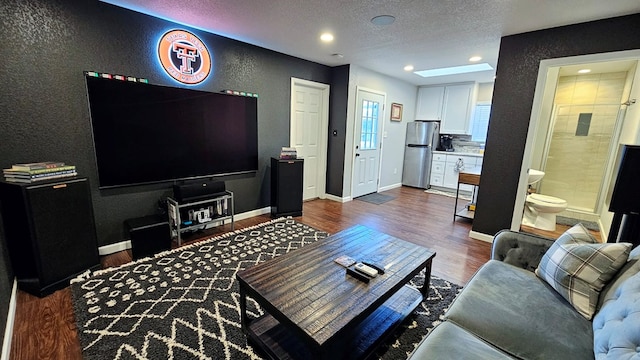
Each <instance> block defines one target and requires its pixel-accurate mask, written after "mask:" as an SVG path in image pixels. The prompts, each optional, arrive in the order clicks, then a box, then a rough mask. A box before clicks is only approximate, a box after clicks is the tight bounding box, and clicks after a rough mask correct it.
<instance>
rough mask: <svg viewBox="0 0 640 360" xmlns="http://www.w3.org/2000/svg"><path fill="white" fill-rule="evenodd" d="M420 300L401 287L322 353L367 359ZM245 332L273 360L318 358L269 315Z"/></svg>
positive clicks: (415, 292)
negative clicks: (339, 340)
mask: <svg viewBox="0 0 640 360" xmlns="http://www.w3.org/2000/svg"><path fill="white" fill-rule="evenodd" d="M422 300H423V296H422V294H421V293H420V292H419V291H418V290H416V289H414V288H412V287H410V286H408V285H404V286H403V287H402V288H401V289H400V290H399V291H398V292H397V293H395V294H394V295H393V296H392V297H391V298H389V300H387V301H386V302H385V303H384V304H382V306H380V307H379V308H378V309H377V310H376V311H374V312H373V313H372V314H371V315H369V317H367V318H366V319H365V320H364V321H363V322H362V323H361V324H360V325H358V326H356V327H355V328H354V329H353V330H351V331H349V334H348V335H344V336H340V338H341V339H342V340H345V341H342V342H332V343H331V344H327V346H328V348H326V349H322V350H323V353H324V354H325V355H326V356H328V357H331V358H332V359H342V358H344V359H364V358H367V357H368V356H369V355H371V354H372V353H373V351H374V350H375V349H376V348H377V347H378V345H380V344H381V343H382V342H383V341H384V340H385V338H386V337H387V336H388V335H390V334H391V333H392V332H393V331H394V330H395V329H396V328H397V327H398V326H400V324H401V323H402V322H403V321H404V319H406V318H407V317H408V316H409V315H410V314H411V313H412V312H413V311H414V310H415V309H416V308H417V307H418V305H420V303H421V302H422ZM247 331H248V334H247V335H248V337H249V340H250V341H251V342H252V344H255V345H257V346H258V347H259V348H261V349H262V350H264V351H265V352H266V353H267V355H268V356H269V357H271V358H273V359H312V358H316V357H318V355H319V354H316V353H314V352H313V351H312V349H311V348H310V347H309V346H307V345H306V344H305V343H304V342H303V341H301V340H300V339H299V338H297V337H296V336H295V335H294V334H293V333H292V331H291V330H290V329H289V328H288V327H287V326H285V325H283V324H281V323H279V322H278V321H277V320H276V319H275V318H274V317H272V316H271V315H269V314H266V315H264V316H262V317H260V318H258V319H256V320H253V321H252V322H250V323H249V325H248V327H247Z"/></svg>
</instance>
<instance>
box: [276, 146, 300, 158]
mask: <svg viewBox="0 0 640 360" xmlns="http://www.w3.org/2000/svg"><path fill="white" fill-rule="evenodd" d="M297 158H298V152H297V150H296V148H294V147H283V148H282V150H281V151H280V159H297Z"/></svg>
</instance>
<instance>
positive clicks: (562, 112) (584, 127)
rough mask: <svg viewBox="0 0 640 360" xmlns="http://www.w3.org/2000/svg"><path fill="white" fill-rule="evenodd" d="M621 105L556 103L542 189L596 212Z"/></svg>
mask: <svg viewBox="0 0 640 360" xmlns="http://www.w3.org/2000/svg"><path fill="white" fill-rule="evenodd" d="M619 111H620V104H597V105H596V104H592V105H556V106H555V109H554V112H553V115H552V116H553V119H552V126H551V129H550V134H549V136H548V138H547V150H546V151H547V156H546V162H545V164H544V172H545V176H544V178H543V179H542V183H541V184H540V188H539V189H538V190H539V192H541V193H542V194H545V195H550V196H555V197H558V198H561V199H564V200H566V201H567V203H568V209H570V210H576V211H580V212H588V213H594V212H595V211H596V207H597V204H598V201H599V197H600V194H601V189H602V186H603V184H602V183H603V181H604V178H605V174H606V171H607V166H608V162H609V158H610V153H611V151H612V144H611V142H612V139H613V137H614V132H615V129H616V124H617V121H618V113H619Z"/></svg>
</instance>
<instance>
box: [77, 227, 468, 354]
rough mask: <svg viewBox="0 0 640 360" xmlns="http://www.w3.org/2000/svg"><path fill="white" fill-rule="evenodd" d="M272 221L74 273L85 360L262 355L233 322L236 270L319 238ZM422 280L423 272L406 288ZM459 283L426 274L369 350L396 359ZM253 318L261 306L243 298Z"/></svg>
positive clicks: (434, 320) (436, 315)
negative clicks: (407, 308) (414, 301)
mask: <svg viewBox="0 0 640 360" xmlns="http://www.w3.org/2000/svg"><path fill="white" fill-rule="evenodd" d="M326 236H328V234H327V233H325V232H321V231H318V230H316V229H314V228H312V227H309V226H307V225H304V224H301V223H298V222H296V221H294V220H292V219H277V220H274V221H272V222H268V223H264V224H260V225H258V226H255V227H253V228H248V229H243V230H239V231H235V232H232V233H228V234H224V235H222V236H218V237H215V238H212V239H209V240H206V241H203V242H200V243H197V244H192V245H189V246H184V247H181V248H179V249H175V250H172V251H169V252H164V253H161V254H158V255H156V257H154V258H146V259H142V260H138V261H136V262H132V263H129V264H125V265H123V266H121V267H118V268H111V269H106V270H100V271H96V272H94V273H91V274H84V275H83V276H81V277H78V278H77V279H75V280H74V281H72V284H71V292H72V300H73V307H74V311H75V316H76V323H77V328H78V333H79V338H80V344H81V346H82V351H83V356H84V358H85V359H149V360H151V359H153V360H158V359H234V360H235V359H262V357H261V354H260V353H258V352H257V351H256V350H254V348H253V347H251V346H250V345H248V344H247V338H246V336H245V335H244V334H243V333H242V330H241V327H240V312H239V304H238V298H239V294H238V285H237V281H236V273H237V272H238V271H240V270H243V269H245V268H247V267H250V266H252V265H254V264H257V263H259V262H262V261H265V260H268V259H271V258H273V257H276V256H279V255H281V254H285V253H287V252H289V251H291V250H294V249H297V248H300V247H302V246H304V245H306V244H309V243H312V242H315V241H318V240H320V241H321V240H322V239H324V238H325V237H326ZM423 283H424V273H421V274H420V275H418V276H416V277H415V278H414V279H413V280H412V282H411V285H412V286H415V287H419V286H421V285H422V284H423ZM460 289H461V287H460V286H458V285H455V284H451V283H449V282H447V281H444V280H441V279H438V278H435V277H432V280H431V291H430V292H429V298H428V299H426V300H425V301H424V302H423V303H422V304H421V306H419V307H418V309H416V311H415V312H414V313H413V314H412V316H410V317H409V318H408V319H407V320H406V321H405V323H404V325H403V326H402V327H401V328H400V329H399V330H398V331H397V332H396V333H395V336H394V337H393V338H390V339H388V340H387V342H386V343H385V344H384V345H383V346H381V347H380V348H379V350H378V353H377V354H376V355H377V357H379V358H382V359H404V358H406V357H407V355H408V354H409V353H410V352H411V351H412V350H413V349H414V348H415V345H416V344H417V343H418V342H419V341H420V340H421V339H422V338H423V337H424V336H425V335H426V334H427V332H428V331H429V330H430V329H431V328H433V327H434V326H435V325H436V324H437V323H439V322H440V318H441V316H442V314H443V313H444V311H445V309H446V308H448V306H449V305H450V304H451V301H452V300H453V298H454V297H455V296H456V295H457V293H458V292H459V291H460ZM247 310H248V312H249V313H250V314H254V315H256V316H258V315H260V314H263V310H262V309H260V308H259V307H257V306H256V304H255V303H254V302H252V301H248V303H247Z"/></svg>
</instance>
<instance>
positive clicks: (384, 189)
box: [378, 183, 402, 192]
mask: <svg viewBox="0 0 640 360" xmlns="http://www.w3.org/2000/svg"><path fill="white" fill-rule="evenodd" d="M399 187H402V183H398V184H393V185H387V186H383V187H381V188H380V189H378V192H382V191H387V190H391V189H395V188H399Z"/></svg>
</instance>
